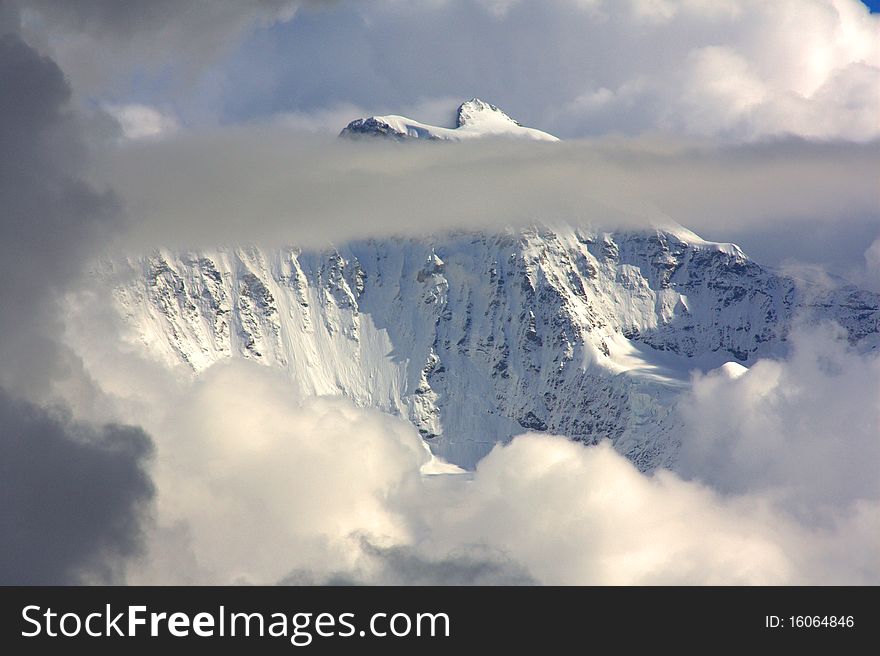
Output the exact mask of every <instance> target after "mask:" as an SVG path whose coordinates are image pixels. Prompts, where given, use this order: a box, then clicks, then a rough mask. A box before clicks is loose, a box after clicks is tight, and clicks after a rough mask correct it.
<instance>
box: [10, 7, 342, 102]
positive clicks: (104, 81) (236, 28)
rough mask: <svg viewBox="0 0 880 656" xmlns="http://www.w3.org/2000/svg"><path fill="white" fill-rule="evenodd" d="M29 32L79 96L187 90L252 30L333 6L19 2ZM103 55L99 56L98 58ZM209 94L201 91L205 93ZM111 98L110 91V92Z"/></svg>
mask: <svg viewBox="0 0 880 656" xmlns="http://www.w3.org/2000/svg"><path fill="white" fill-rule="evenodd" d="M18 4H19V6H20V7H21V9H22V12H23V16H24V17H25V19H26V20H25V21H24V23H25V29H26V31H27V33H28V34H29V36H30V37H31V38H32V40H33V41H34V42H35V43H36V42H40V43H42V44H43V45H44V46H45V47H46V48H47V50H49V51H51V52H53V53H56V54H57V55H58V57H59V61H61V62H63V66H64V70H65V73H66V74H67V75H68V76H69V77H70V79H71V80H72V83H73V87H74V89H75V90H76V92H77V93H84V94H87V95H91V94H94V93H95V92H96V91H99V92H101V93H102V94H103V92H106V91H108V89H112V90H113V92H119V91H121V92H123V93H124V92H126V91H129V90H130V89H129V83H130V82H131V80H130V77H131V75H132V73H135V74H136V75H147V76H151V75H158V76H160V77H161V76H166V75H170V76H172V77H174V78H175V79H176V81H177V82H180V81H183V82H184V83H183V84H182V87H183V88H189V89H190V90H192V89H193V88H194V86H193V85H192V82H193V81H194V80H195V79H196V77H197V76H198V74H199V73H201V72H203V70H204V69H205V67H207V66H208V65H210V64H211V63H213V62H215V61H217V60H218V59H221V58H222V57H223V56H224V55H226V54H227V53H229V52H231V51H233V50H234V49H235V48H236V47H237V46H238V44H239V42H240V40H241V39H242V38H243V37H244V36H245V35H246V34H247V33H248V32H249V31H250V30H251V29H253V28H255V27H258V26H266V25H271V24H273V23H275V22H277V21H286V20H289V19H290V18H291V17H292V16H293V15H294V13H295V12H296V11H297V9H299V8H300V7H309V6H317V5H327V4H330V5H332V4H336V0H255V1H252V2H239V1H237V0H211V2H204V1H203V0H126V1H125V2H118V1H116V0H82V1H77V2H53V1H52V0H19V2H18ZM96 52H100V53H101V55H100V56H97V57H96V56H95V55H96ZM203 91H204V90H203ZM111 93H112V92H111Z"/></svg>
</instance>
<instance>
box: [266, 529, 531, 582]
mask: <svg viewBox="0 0 880 656" xmlns="http://www.w3.org/2000/svg"><path fill="white" fill-rule="evenodd" d="M360 548H361V555H362V557H364V558H366V560H367V561H368V562H369V565H370V567H369V568H368V569H369V573H367V572H366V571H359V570H352V571H347V572H346V571H340V572H335V573H332V574H329V575H325V576H317V575H316V574H315V572H312V571H310V570H296V571H293V572H291V573H290V574H288V575H287V576H286V577H284V578H283V579H282V580H281V581H279V582H278V584H279V585H377V584H379V585H537V583H538V582H537V581H536V580H535V579H534V578H532V577H531V576H530V575H529V573H528V571H527V570H526V568H525V567H523V566H522V565H520V564H519V563H516V562H514V561H512V560H510V559H509V558H507V557H506V556H505V555H504V554H503V553H501V552H498V551H495V550H494V549H491V548H489V547H486V546H484V545H474V546H467V547H465V546H462V547H459V548H457V549H456V550H455V551H453V552H451V553H449V554H447V555H446V556H444V557H440V558H430V557H428V556H426V555H425V554H422V553H420V552H419V550H418V549H417V548H415V547H411V546H408V545H395V546H392V547H382V546H379V545H377V544H374V543H373V542H371V541H370V539H369V538H367V537H363V538H362V539H361V540H360Z"/></svg>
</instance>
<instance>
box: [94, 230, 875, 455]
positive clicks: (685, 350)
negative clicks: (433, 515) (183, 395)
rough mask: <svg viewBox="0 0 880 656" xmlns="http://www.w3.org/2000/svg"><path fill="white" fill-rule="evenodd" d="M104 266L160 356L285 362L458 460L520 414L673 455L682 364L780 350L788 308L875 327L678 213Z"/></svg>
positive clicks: (198, 363)
mask: <svg viewBox="0 0 880 656" xmlns="http://www.w3.org/2000/svg"><path fill="white" fill-rule="evenodd" d="M98 275H99V276H100V277H101V278H102V279H103V280H104V281H106V282H107V283H108V286H109V288H110V289H112V296H113V299H114V305H115V307H116V308H117V309H118V310H119V312H120V313H121V315H122V316H123V317H125V318H126V320H127V321H128V324H129V326H130V327H131V335H132V339H134V340H136V341H139V342H141V343H142V344H143V345H144V346H145V347H146V349H147V351H148V352H149V353H151V354H152V355H153V356H154V357H156V358H158V359H161V360H163V361H165V362H167V363H168V364H176V363H181V362H182V363H185V364H186V365H187V366H188V367H190V368H191V370H192V372H193V375H197V374H198V373H199V372H201V371H204V370H205V369H206V368H207V367H209V366H211V364H213V363H215V362H217V361H220V360H224V359H226V358H247V359H250V360H253V361H255V362H258V363H261V364H264V365H266V366H269V367H277V368H280V369H283V370H285V371H287V373H288V374H289V376H290V377H291V378H293V379H294V380H295V381H296V382H297V383H298V386H299V387H300V388H301V389H302V390H303V391H304V392H306V393H309V394H341V395H345V396H347V397H349V398H350V399H352V400H354V401H355V402H356V403H357V404H360V405H363V406H371V407H376V408H379V409H382V410H384V411H387V412H391V413H394V414H398V415H401V416H403V417H406V418H408V419H409V420H410V421H412V423H413V424H414V425H415V426H416V427H417V428H418V430H419V431H420V433H421V434H422V435H423V436H424V438H425V439H426V440H427V442H428V443H429V444H430V446H431V448H432V450H433V451H434V452H435V453H436V454H438V455H440V456H443V457H445V458H447V459H448V460H450V461H452V462H454V463H456V464H460V465H462V466H465V467H472V466H473V465H474V464H475V463H476V461H477V460H478V459H479V458H480V457H482V456H483V455H485V454H486V453H487V452H488V451H489V450H490V449H491V447H492V446H493V445H494V444H495V443H496V442H498V441H504V440H506V439H508V438H509V437H511V436H513V435H515V434H518V433H521V432H524V431H527V430H537V431H548V432H553V433H560V434H564V435H568V436H570V437H572V438H574V439H577V440H582V441H585V442H594V441H596V440H598V439H601V438H604V437H608V438H611V439H612V440H613V441H614V443H615V444H616V446H617V448H618V449H619V450H620V451H621V452H623V453H624V454H626V455H627V456H628V457H630V458H631V459H632V460H633V461H634V462H635V463H636V464H637V465H638V466H639V467H641V468H642V469H646V470H649V469H652V468H654V467H657V466H662V465H669V464H671V463H672V462H673V461H674V458H675V453H676V448H677V442H676V438H675V428H676V424H675V422H676V418H675V417H676V415H675V413H674V412H672V410H673V407H674V403H675V400H676V398H677V397H678V395H679V394H680V393H681V391H682V390H684V389H686V388H687V385H688V371H689V370H691V369H693V368H702V369H708V368H712V367H716V366H720V365H722V364H724V363H725V362H727V361H736V362H741V363H743V364H745V365H748V364H749V363H751V362H752V361H754V360H755V358H757V357H760V356H764V355H768V354H775V353H780V352H782V351H783V350H784V349H785V341H786V335H787V333H788V331H789V330H790V329H791V327H792V323H793V321H794V320H795V318H796V317H803V318H805V319H807V320H818V319H826V318H827V319H833V320H835V321H837V322H839V323H840V324H841V325H842V326H844V327H845V328H846V330H847V331H848V333H849V335H850V338H851V339H852V340H853V341H854V342H859V343H860V344H862V346H863V348H874V347H876V345H877V344H878V343H880V341H878V333H880V296H878V295H877V294H873V293H869V292H864V291H859V290H857V289H854V288H850V287H843V288H838V289H834V290H828V289H824V288H820V287H818V286H815V285H813V284H810V283H808V282H801V281H798V280H795V279H794V278H791V277H789V276H786V275H782V274H781V273H778V272H775V271H773V270H771V269H768V268H764V267H761V266H759V265H758V264H756V263H754V262H752V261H751V260H749V258H747V257H746V256H745V255H744V254H743V253H742V251H740V249H739V248H737V247H736V246H734V245H732V244H718V243H711V242H706V241H703V240H702V239H700V238H699V237H697V236H696V235H694V234H693V233H691V232H689V231H687V230H684V229H673V228H668V229H651V230H645V231H637V232H615V233H604V232H603V233H600V232H593V231H589V230H585V229H574V228H569V227H557V228H554V229H550V228H547V227H535V228H530V229H525V230H506V231H500V232H497V233H493V234H488V233H482V232H467V233H464V232H461V233H454V234H445V235H438V236H433V237H424V238H419V239H412V238H398V239H384V240H367V241H357V242H352V243H348V244H343V245H340V246H338V247H336V248H332V249H329V250H324V251H321V252H318V251H308V250H300V249H298V248H293V247H285V248H278V249H274V250H260V249H257V248H238V249H230V250H223V249H219V250H210V251H200V252H198V253H194V252H187V253H174V252H169V251H156V252H154V253H152V254H150V255H148V256H145V257H138V258H129V259H121V260H115V261H112V262H106V263H105V264H104V266H103V267H102V268H101V269H100V272H99V274H98Z"/></svg>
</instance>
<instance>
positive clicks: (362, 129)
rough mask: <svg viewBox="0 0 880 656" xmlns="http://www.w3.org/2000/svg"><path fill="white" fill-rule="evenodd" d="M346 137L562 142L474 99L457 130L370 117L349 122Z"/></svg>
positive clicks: (397, 118)
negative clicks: (517, 139) (500, 138)
mask: <svg viewBox="0 0 880 656" xmlns="http://www.w3.org/2000/svg"><path fill="white" fill-rule="evenodd" d="M340 136H344V137H362V136H369V137H383V138H386V139H394V140H396V141H405V140H410V139H428V140H431V141H462V140H464V139H472V138H478V137H490V136H491V137H518V138H526V139H533V140H536V141H559V139H558V138H556V137H554V136H553V135H552V134H547V133H546V132H542V131H541V130H535V129H533V128H527V127H524V126H523V125H521V124H520V123H517V122H516V121H514V120H513V119H512V118H510V117H509V116H508V115H507V114H505V113H504V112H503V111H501V110H500V109H498V108H497V107H496V106H495V105H492V104H490V103H487V102H486V101H484V100H480V99H479V98H471V99H470V100H468V101H467V102H464V103H462V104H461V105H459V107H458V116H457V118H456V125H455V127H454V128H444V127H439V126H436V125H428V124H427V123H421V122H419V121H415V120H413V119H411V118H407V117H405V116H397V115H388V116H369V117H367V118H359V119H357V120H355V121H352V122H351V123H349V124H348V125H347V126H346V127H345V129H343V130H342V132H341V133H340Z"/></svg>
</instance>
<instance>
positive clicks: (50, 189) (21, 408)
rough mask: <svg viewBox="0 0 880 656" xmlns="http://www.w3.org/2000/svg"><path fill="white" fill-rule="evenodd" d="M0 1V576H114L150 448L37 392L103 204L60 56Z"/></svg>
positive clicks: (108, 219) (54, 359) (107, 225)
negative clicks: (90, 423)
mask: <svg viewBox="0 0 880 656" xmlns="http://www.w3.org/2000/svg"><path fill="white" fill-rule="evenodd" d="M18 26H19V23H18V19H17V16H16V15H15V13H14V12H13V11H11V9H10V7H9V5H5V6H3V8H2V11H0V280H2V285H0V496H2V499H3V503H2V509H0V527H2V529H0V534H2V540H0V583H56V584H57V583H74V582H78V581H81V580H92V579H93V577H96V578H97V579H99V580H106V579H109V578H112V577H113V574H114V571H115V565H116V564H117V559H118V557H120V556H125V555H127V554H130V553H133V552H135V551H137V547H138V544H139V541H140V536H139V525H140V513H139V509H140V508H141V506H142V505H143V504H145V503H146V502H147V501H148V500H149V499H150V498H151V496H152V487H151V483H150V481H149V478H148V477H147V475H146V473H145V472H144V470H143V469H142V467H143V464H144V459H145V458H146V456H147V455H148V454H149V453H150V451H151V449H152V443H151V441H150V439H149V437H147V435H146V434H145V433H143V432H142V431H140V430H139V429H136V428H125V427H119V426H107V427H104V428H102V429H91V428H88V427H87V426H84V425H80V424H76V423H73V422H71V421H70V420H68V419H66V418H64V415H65V414H67V415H69V414H70V413H69V411H67V410H64V409H62V410H59V411H57V413H50V412H49V411H47V410H46V409H44V408H43V407H42V406H41V404H40V402H41V400H43V399H45V398H47V397H48V395H49V394H50V390H51V385H52V383H53V382H54V381H56V380H58V379H60V378H62V377H64V376H65V375H67V374H68V372H67V371H65V367H64V366H63V359H62V350H61V347H60V346H59V345H58V343H57V341H56V336H57V334H58V332H59V329H60V326H61V317H60V315H59V311H58V299H59V297H60V295H61V293H63V292H64V291H65V290H67V289H69V288H70V287H71V286H72V285H73V284H75V282H76V281H77V280H78V278H79V274H80V273H81V269H82V267H83V265H84V263H85V262H86V261H88V259H89V258H90V257H91V255H92V254H93V252H94V249H95V248H96V246H97V245H98V244H99V243H100V242H101V240H102V239H104V238H106V237H107V236H109V234H110V233H112V232H113V231H114V230H115V229H116V228H118V227H119V225H120V218H119V213H118V211H117V207H116V203H115V202H114V200H113V199H112V198H111V197H110V196H109V195H107V194H102V193H99V192H97V191H95V190H94V189H93V188H91V187H90V186H88V185H87V184H86V183H85V182H83V181H82V180H81V179H79V177H78V176H77V173H76V172H77V170H78V167H79V166H80V165H81V164H82V162H83V161H84V159H85V158H86V157H87V155H88V151H87V149H86V147H85V145H84V143H85V140H84V138H83V134H82V125H81V124H80V123H79V122H78V119H77V117H76V116H74V115H73V114H72V113H71V112H70V111H69V109H68V106H67V105H68V99H69V96H70V90H69V87H68V85H67V83H66V81H65V79H64V76H63V74H62V72H61V70H60V68H59V67H58V66H57V65H56V64H55V63H54V62H53V61H51V60H50V59H47V58H45V57H43V56H41V55H39V54H38V53H37V52H36V51H35V50H34V49H33V48H31V47H30V46H29V45H27V44H26V43H25V42H24V41H23V40H22V39H21V38H20V36H19V34H18V33H17V31H16V30H17V29H18Z"/></svg>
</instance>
